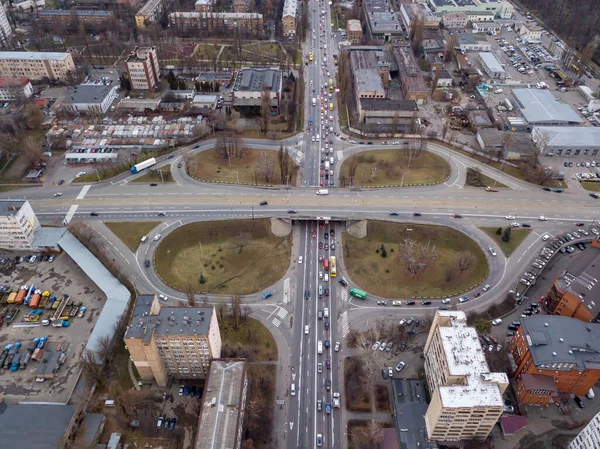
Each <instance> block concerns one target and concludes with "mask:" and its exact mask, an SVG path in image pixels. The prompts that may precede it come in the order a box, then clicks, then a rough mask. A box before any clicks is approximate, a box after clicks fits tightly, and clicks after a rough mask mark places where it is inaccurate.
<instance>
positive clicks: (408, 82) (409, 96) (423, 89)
mask: <svg viewBox="0 0 600 449" xmlns="http://www.w3.org/2000/svg"><path fill="white" fill-rule="evenodd" d="M392 51H393V54H394V58H395V60H396V63H397V64H398V72H399V75H400V87H401V88H402V94H403V96H404V99H406V100H415V101H416V102H417V104H419V105H420V104H425V103H427V96H428V94H429V88H428V87H427V85H426V84H425V79H424V78H423V73H422V72H421V69H420V68H419V64H418V63H417V60H416V59H415V56H414V55H413V52H412V50H411V48H410V47H409V46H401V45H397V46H395V47H394V49H393V50H392Z"/></svg>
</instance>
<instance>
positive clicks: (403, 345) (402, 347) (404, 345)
mask: <svg viewBox="0 0 600 449" xmlns="http://www.w3.org/2000/svg"><path fill="white" fill-rule="evenodd" d="M400 351H401V352H404V351H406V343H402V344H401V345H400Z"/></svg>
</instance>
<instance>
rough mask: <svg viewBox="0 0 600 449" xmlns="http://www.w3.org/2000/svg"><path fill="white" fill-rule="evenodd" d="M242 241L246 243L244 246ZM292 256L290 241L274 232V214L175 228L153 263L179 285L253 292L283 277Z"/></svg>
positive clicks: (216, 291)
mask: <svg viewBox="0 0 600 449" xmlns="http://www.w3.org/2000/svg"><path fill="white" fill-rule="evenodd" d="M241 244H247V246H244V247H243V248H242V249H241V251H240V248H239V245H241ZM290 257H291V243H290V242H289V240H288V239H286V238H281V237H276V236H274V235H273V234H271V230H270V220H269V219H261V220H231V221H213V222H197V223H190V224H187V225H185V226H182V227H180V228H178V229H176V230H175V231H173V232H171V233H170V234H169V235H167V236H166V237H165V238H163V240H162V241H161V243H160V245H159V247H158V248H157V250H156V253H155V258H154V263H155V267H156V270H157V272H158V274H159V275H160V276H161V277H162V279H163V280H164V281H165V282H167V283H168V284H170V285H172V286H173V287H174V288H178V289H180V290H184V291H190V290H191V291H196V292H211V293H222V294H236V295H240V294H241V295H248V294H251V293H256V292H259V291H261V290H263V289H265V288H267V287H269V286H271V285H273V284H275V283H276V282H277V281H278V280H279V279H281V278H282V277H283V275H284V274H285V272H286V271H287V268H288V266H289V261H290ZM201 276H204V279H205V283H203V284H202V283H201V282H200V278H201Z"/></svg>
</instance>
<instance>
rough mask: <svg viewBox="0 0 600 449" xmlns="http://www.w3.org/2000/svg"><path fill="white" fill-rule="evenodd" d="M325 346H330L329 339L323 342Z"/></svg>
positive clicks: (326, 347)
mask: <svg viewBox="0 0 600 449" xmlns="http://www.w3.org/2000/svg"><path fill="white" fill-rule="evenodd" d="M323 346H325V349H328V348H329V340H325V341H324V342H323Z"/></svg>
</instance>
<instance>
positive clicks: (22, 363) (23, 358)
mask: <svg viewBox="0 0 600 449" xmlns="http://www.w3.org/2000/svg"><path fill="white" fill-rule="evenodd" d="M30 359H31V352H27V353H25V354H22V355H21V360H20V369H25V367H26V366H27V363H29V360H30Z"/></svg>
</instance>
